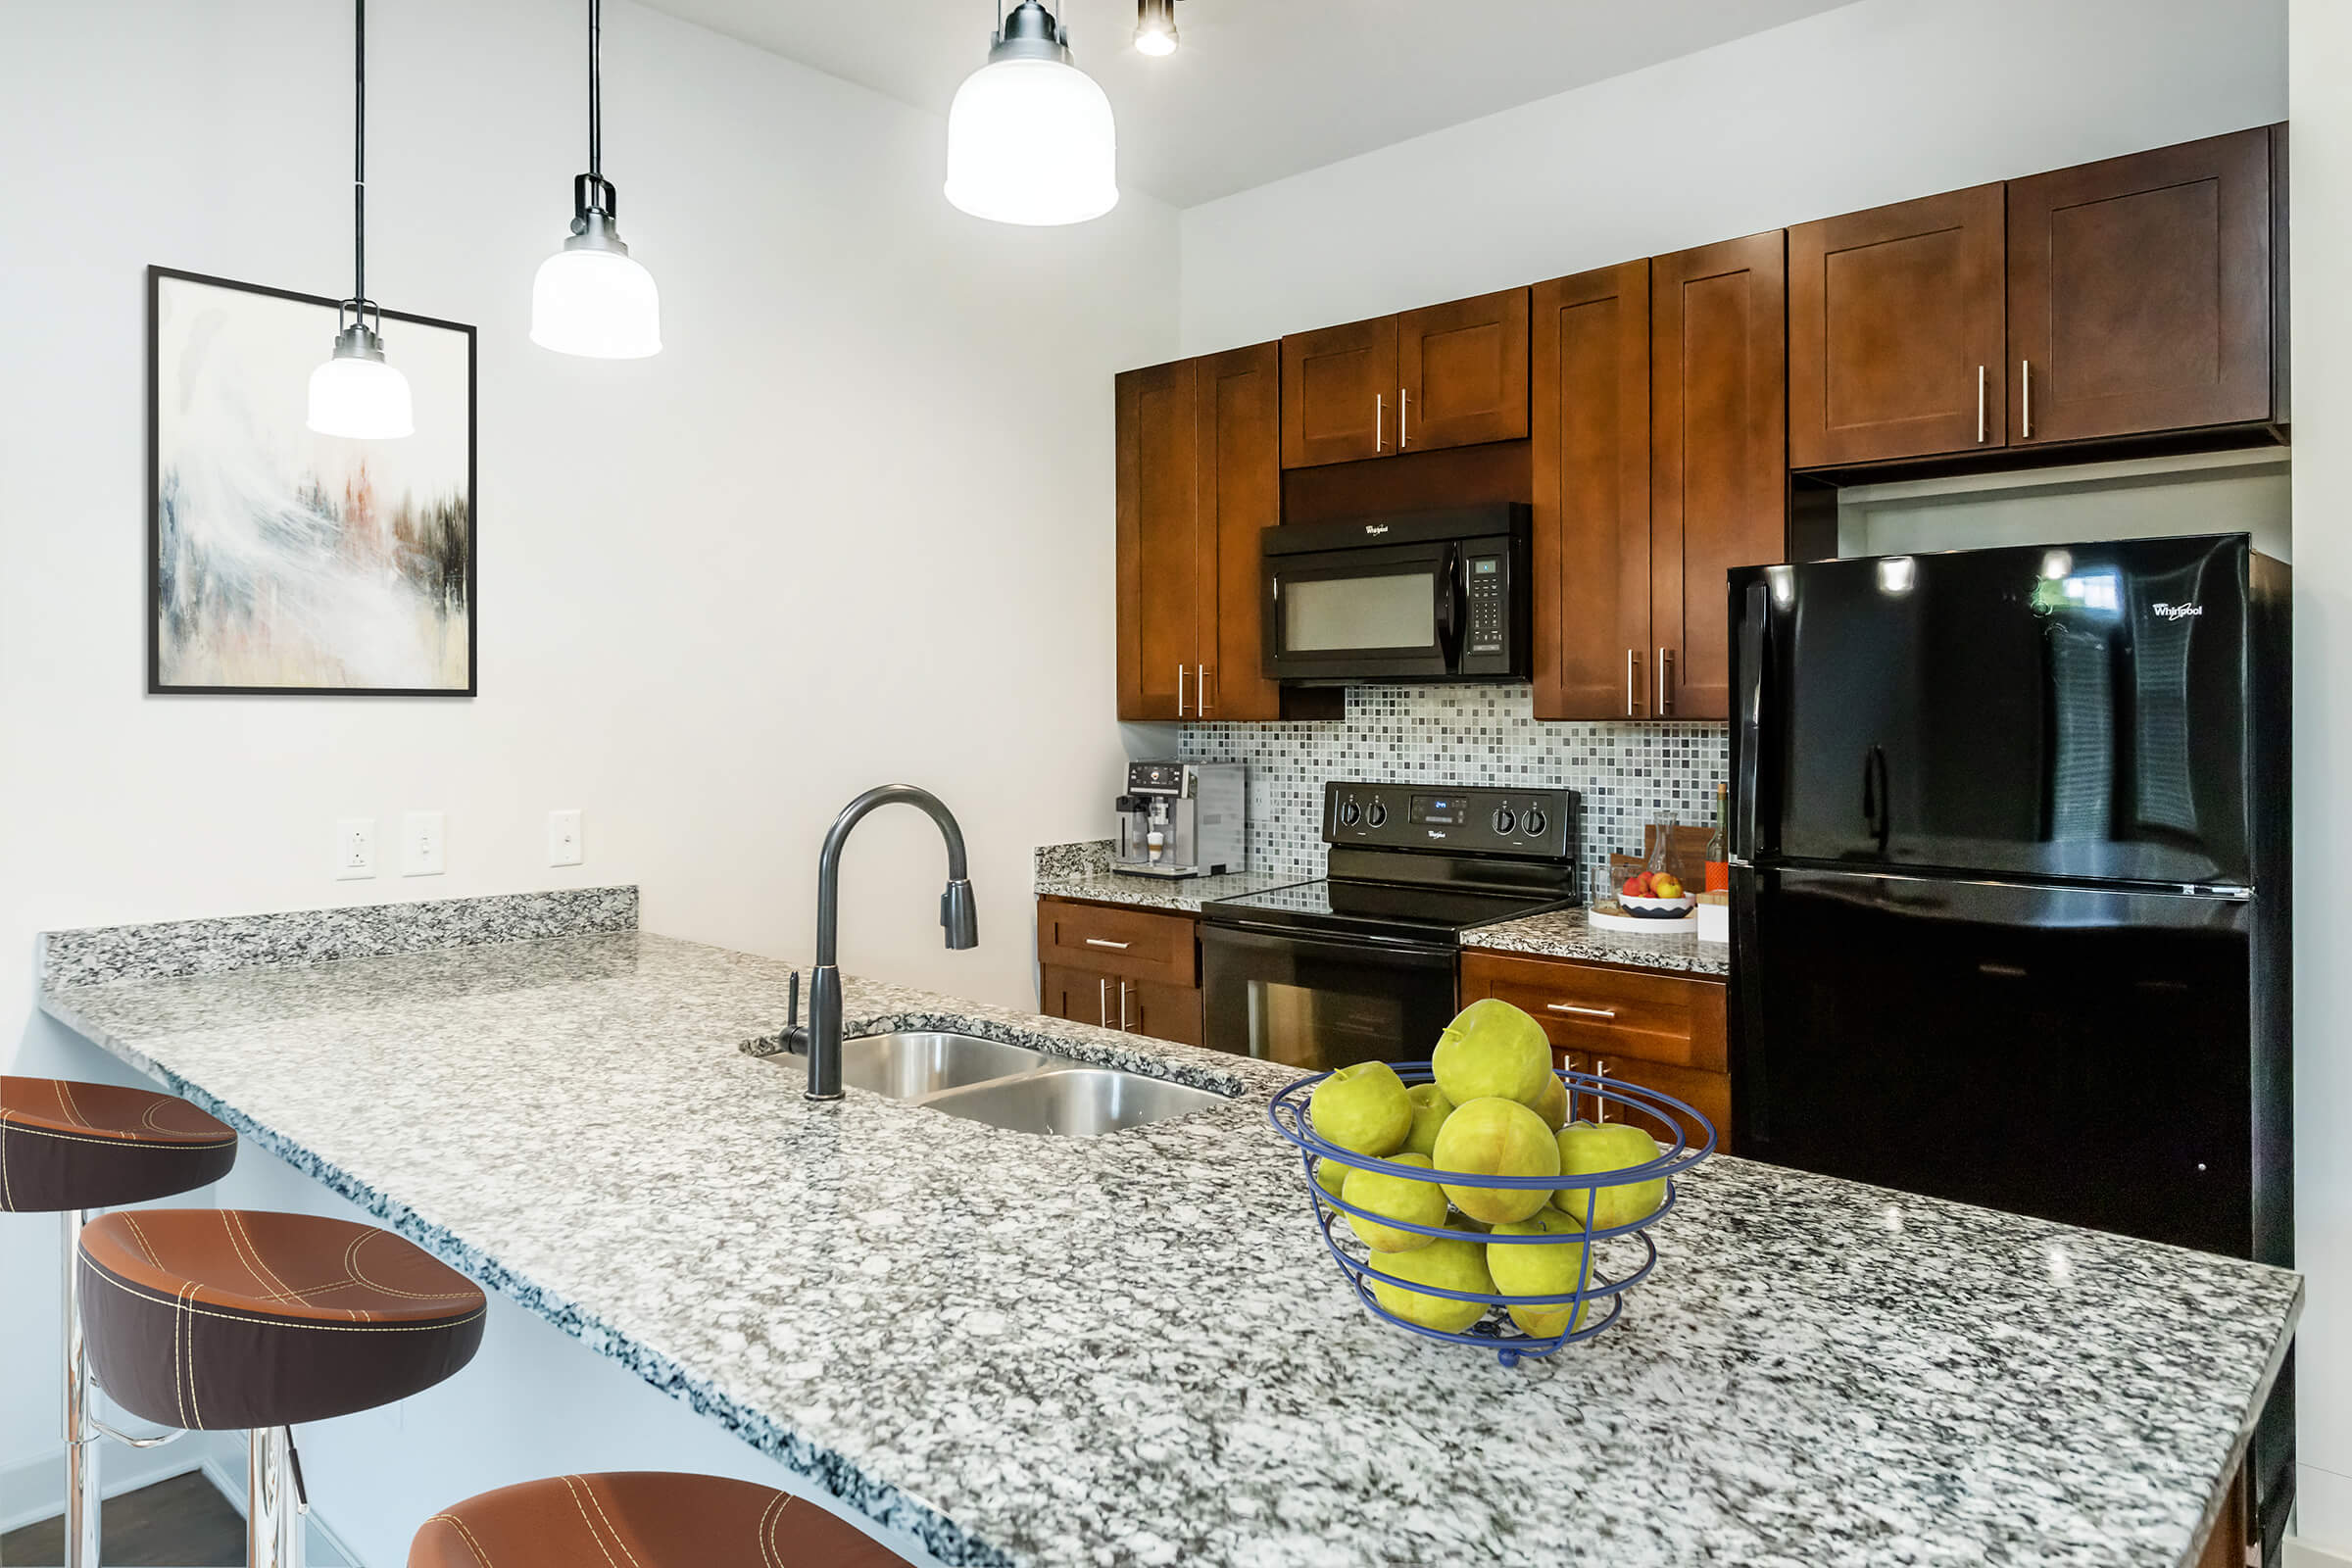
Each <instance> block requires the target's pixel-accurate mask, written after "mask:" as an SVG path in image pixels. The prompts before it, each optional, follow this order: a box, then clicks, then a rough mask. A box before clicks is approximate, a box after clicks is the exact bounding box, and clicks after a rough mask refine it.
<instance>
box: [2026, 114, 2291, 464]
mask: <svg viewBox="0 0 2352 1568" xmlns="http://www.w3.org/2000/svg"><path fill="white" fill-rule="evenodd" d="M2271 286H2272V277H2271V134H2270V131H2269V130H2268V129H2256V130H2246V131H2239V132H2237V133H2235V134H2234V135H2229V136H2216V137H2214V138H2212V139H2211V140H2208V141H2194V142H2189V143H2187V144H2185V145H2183V146H2180V147H2165V148H2160V149H2159V150H2157V151H2155V152H2149V153H2136V154H2133V155H2132V156H2131V157H2129V158H2111V159H2109V160H2107V161H2106V162H2105V163H2100V164H2085V165H2084V166H2082V168H2080V169H2066V170H2060V171H2059V172H2056V173H2054V174H2037V175H2035V176H2034V177H2033V178H2032V179H2020V180H2012V181H2011V182H2010V184H2009V360H2010V363H2009V366H2008V369H2009V373H2010V374H2011V375H2012V376H2015V377H2017V380H2018V387H2017V397H2018V410H2017V420H2016V423H2015V426H2014V433H2013V435H2012V437H2011V440H2012V444H2016V443H2019V442H2033V443H2040V442H2044V441H2074V440H2081V439H2082V438H2084V437H2087V436H2110V435H2131V434H2136V433H2138V432H2141V431H2148V430H2173V429H2180V428H2183V427H2186V426H2191V425H2203V424H2235V423H2240V422H2245V421H2252V420H2261V419H2267V418H2269V417H2271V352H2272V344H2271Z"/></svg>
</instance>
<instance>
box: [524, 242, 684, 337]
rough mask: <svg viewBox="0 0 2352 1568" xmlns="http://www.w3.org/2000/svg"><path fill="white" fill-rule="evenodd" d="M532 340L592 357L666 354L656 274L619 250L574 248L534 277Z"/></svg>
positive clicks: (551, 260)
mask: <svg viewBox="0 0 2352 1568" xmlns="http://www.w3.org/2000/svg"><path fill="white" fill-rule="evenodd" d="M531 341H532V342H534V343H536V344H538V345H539V346H540V347H541V348H544V349H553V350H555V351H556V352H557V353H558V354H576V355H579V356H581V357H583V358H585V359H591V360H642V359H645V358H646V357H648V356H649V355H654V354H659V353H661V352H662V292H661V290H660V289H658V288H656V287H655V286H654V274H653V273H651V272H649V271H647V270H645V268H644V267H643V266H641V265H640V264H639V263H638V262H637V260H636V258H634V257H631V256H628V255H625V254H623V253H621V252H618V251H611V250H598V249H591V248H588V247H584V246H572V247H567V248H565V249H564V250H560V251H558V252H556V254H555V255H553V256H550V257H549V258H548V259H547V260H546V261H544V262H541V263H540V264H539V275H538V276H537V277H535V278H533V279H532V280H531Z"/></svg>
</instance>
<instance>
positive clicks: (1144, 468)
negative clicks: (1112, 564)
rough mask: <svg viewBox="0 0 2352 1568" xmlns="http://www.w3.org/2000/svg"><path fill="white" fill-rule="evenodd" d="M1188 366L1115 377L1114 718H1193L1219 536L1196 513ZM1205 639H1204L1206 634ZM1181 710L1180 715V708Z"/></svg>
mask: <svg viewBox="0 0 2352 1568" xmlns="http://www.w3.org/2000/svg"><path fill="white" fill-rule="evenodd" d="M1198 383H1199V376H1198V369H1197V367H1196V366H1195V364H1194V362H1193V361H1190V360H1182V361H1178V362H1177V363H1175V364H1173V365H1155V366H1153V367H1152V368H1150V369H1144V370H1129V371H1127V372H1125V373H1124V374H1122V375H1121V376H1120V377H1119V378H1118V383H1117V411H1118V412H1117V424H1118V638H1119V653H1118V663H1119V716H1120V717H1121V718H1126V719H1151V718H1182V717H1186V716H1188V715H1189V713H1190V711H1191V707H1192V704H1193V702H1194V700H1195V698H1194V686H1195V683H1196V679H1197V677H1198V674H1199V670H1198V668H1197V667H1196V666H1198V665H1200V664H1201V663H1202V662H1204V661H1205V660H1206V659H1207V657H1208V655H1207V654H1206V652H1205V651H1204V650H1205V647H1206V645H1207V643H1208V641H1209V640H1210V639H1211V638H1213V635H1214V627H1215V625H1216V610H1215V605H1214V601H1213V597H1212V599H1211V602H1210V603H1209V605H1208V606H1207V607H1206V613H1205V614H1203V613H1202V612H1203V606H1202V604H1201V597H1202V595H1203V594H1204V593H1206V594H1209V595H1211V596H1213V594H1214V591H1215V586H1216V535H1215V533H1214V531H1213V530H1212V529H1210V528H1209V527H1207V526H1205V525H1204V523H1203V521H1202V518H1201V507H1200V505H1199V484H1200V466H1201V464H1200V430H1199V417H1198V413H1197V410H1198V395H1197V393H1198ZM1204 633H1205V635H1204ZM1180 701H1181V702H1182V704H1183V705H1184V706H1183V711H1179V707H1178V705H1179V702H1180Z"/></svg>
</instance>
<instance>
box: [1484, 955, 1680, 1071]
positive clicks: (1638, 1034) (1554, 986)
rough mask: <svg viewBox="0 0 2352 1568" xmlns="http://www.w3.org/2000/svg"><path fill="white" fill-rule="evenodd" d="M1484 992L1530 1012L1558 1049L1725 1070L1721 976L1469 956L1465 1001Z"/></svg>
mask: <svg viewBox="0 0 2352 1568" xmlns="http://www.w3.org/2000/svg"><path fill="white" fill-rule="evenodd" d="M1480 997H1499V998H1501V999H1502V1000H1503V1001H1505V1002H1507V1003H1509V1004H1511V1005H1513V1006H1515V1007H1518V1008H1520V1009H1522V1010H1523V1011H1525V1012H1527V1013H1529V1014H1530V1015H1532V1016H1533V1017H1534V1018H1536V1020H1537V1021H1538V1022H1540V1023H1542V1024H1543V1025H1544V1033H1545V1034H1546V1035H1548V1036H1550V1037H1551V1044H1552V1048H1553V1050H1555V1051H1574V1052H1583V1053H1593V1052H1599V1053H1603V1054H1609V1055H1612V1056H1624V1057H1627V1058H1629V1059H1633V1060H1637V1061H1648V1062H1656V1063H1659V1064H1660V1065H1663V1066H1669V1067H1685V1068H1691V1069H1694V1070H1697V1071H1701V1072H1711V1073H1720V1072H1722V1071H1724V1070H1725V1066H1726V1052H1725V1021H1724V988H1723V985H1722V982H1720V981H1714V980H1691V979H1686V978H1684V977H1682V976H1680V975H1670V974H1649V973H1643V972H1642V971H1640V970H1634V969H1609V968H1603V967H1600V966H1599V965H1595V964H1584V963H1570V962H1565V961H1562V960H1559V959H1552V958H1519V957H1506V956H1501V955H1499V954H1492V953H1466V954H1464V955H1463V956H1462V1001H1463V1002H1464V1003H1465V1004H1467V1003H1470V1002H1472V1001H1475V1000H1477V999H1478V998H1480ZM1661 1087H1663V1086H1661ZM1671 1092H1672V1091H1669V1093H1671Z"/></svg>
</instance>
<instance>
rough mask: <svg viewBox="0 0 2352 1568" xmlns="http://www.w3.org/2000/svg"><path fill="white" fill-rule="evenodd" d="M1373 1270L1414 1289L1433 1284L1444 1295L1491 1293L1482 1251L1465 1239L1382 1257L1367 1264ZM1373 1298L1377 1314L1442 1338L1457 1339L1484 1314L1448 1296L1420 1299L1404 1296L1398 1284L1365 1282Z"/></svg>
mask: <svg viewBox="0 0 2352 1568" xmlns="http://www.w3.org/2000/svg"><path fill="white" fill-rule="evenodd" d="M1372 1266H1373V1267H1374V1268H1376V1269H1378V1270H1380V1271H1381V1272H1382V1273H1384V1274H1394V1275H1396V1276H1397V1278H1398V1279H1400V1280H1409V1281H1411V1282H1412V1283H1413V1284H1415V1285H1434V1286H1436V1287H1438V1289H1440V1290H1445V1291H1482V1292H1485V1293H1488V1294H1490V1295H1492V1294H1494V1291H1495V1281H1494V1279H1493V1278H1492V1277H1491V1276H1490V1275H1489V1274H1488V1273H1487V1250H1486V1248H1485V1246H1484V1245H1482V1244H1481V1243H1479V1242H1477V1241H1473V1240H1471V1239H1469V1238H1467V1237H1465V1238H1463V1239H1462V1240H1460V1241H1456V1240H1454V1239H1453V1238H1452V1237H1446V1239H1444V1240H1442V1241H1433V1242H1431V1243H1430V1244H1429V1245H1428V1246H1427V1247H1424V1248H1420V1249H1418V1250H1414V1251H1410V1252H1384V1253H1382V1254H1381V1255H1380V1256H1378V1257H1376V1258H1374V1259H1373V1260H1372ZM1367 1283H1369V1284H1370V1285H1371V1287H1372V1299H1374V1300H1376V1301H1378V1302H1379V1303H1380V1306H1381V1310H1382V1311H1384V1312H1387V1313H1389V1314H1390V1315H1392V1316H1394V1317H1400V1318H1402V1319H1404V1321H1406V1322H1407V1323H1418V1324H1419V1325H1421V1327H1423V1328H1425V1329H1437V1330H1440V1331H1442V1332H1444V1333H1446V1334H1459V1333H1461V1332H1462V1331H1463V1330H1464V1329H1466V1328H1468V1327H1469V1326H1470V1325H1471V1324H1473V1323H1475V1322H1477V1321H1478V1320H1479V1319H1480V1318H1482V1317H1485V1316H1486V1315H1487V1303H1486V1302H1484V1301H1457V1300H1455V1299H1453V1298H1452V1297H1450V1296H1424V1295H1423V1294H1422V1293H1421V1292H1419V1291H1408V1290H1406V1289H1405V1288H1404V1287H1403V1286H1401V1285H1391V1284H1389V1283H1388V1282H1387V1281H1386V1280H1381V1279H1373V1280H1370V1281H1368V1282H1367Z"/></svg>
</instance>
